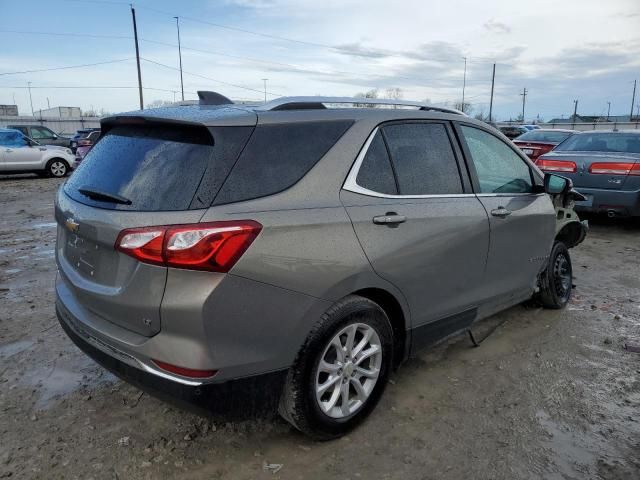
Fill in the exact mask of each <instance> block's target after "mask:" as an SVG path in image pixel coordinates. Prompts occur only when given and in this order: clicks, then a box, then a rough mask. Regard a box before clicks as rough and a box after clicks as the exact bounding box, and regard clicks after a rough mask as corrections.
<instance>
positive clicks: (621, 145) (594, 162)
mask: <svg viewBox="0 0 640 480" xmlns="http://www.w3.org/2000/svg"><path fill="white" fill-rule="evenodd" d="M638 162H640V134H639V133H628V132H594V133H591V132H589V133H581V134H578V135H574V136H572V137H571V138H569V139H567V140H566V141H565V142H563V143H562V144H560V145H558V146H557V147H556V148H555V150H553V151H552V152H550V153H548V154H547V155H545V156H544V157H542V158H540V159H538V166H539V167H540V168H541V169H543V170H547V171H552V170H553V169H554V168H557V169H558V170H557V171H558V173H560V174H562V175H565V176H567V177H569V178H571V179H572V180H573V184H574V185H575V186H576V187H583V188H598V189H605V190H637V189H639V188H640V163H638ZM563 170H564V171H563Z"/></svg>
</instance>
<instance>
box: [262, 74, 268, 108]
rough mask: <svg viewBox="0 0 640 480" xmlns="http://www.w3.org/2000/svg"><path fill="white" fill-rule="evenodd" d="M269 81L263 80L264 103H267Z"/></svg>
mask: <svg viewBox="0 0 640 480" xmlns="http://www.w3.org/2000/svg"><path fill="white" fill-rule="evenodd" d="M267 80H269V79H268V78H263V79H262V82H263V83H264V103H267Z"/></svg>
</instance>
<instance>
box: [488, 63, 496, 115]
mask: <svg viewBox="0 0 640 480" xmlns="http://www.w3.org/2000/svg"><path fill="white" fill-rule="evenodd" d="M495 83H496V64H495V63H494V64H493V74H492V75H491V100H490V101H489V123H491V122H492V121H493V87H494V86H495Z"/></svg>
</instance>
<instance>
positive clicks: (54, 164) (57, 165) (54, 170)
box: [45, 158, 69, 178]
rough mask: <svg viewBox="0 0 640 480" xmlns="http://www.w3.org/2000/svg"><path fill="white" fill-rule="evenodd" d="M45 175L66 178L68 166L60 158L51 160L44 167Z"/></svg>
mask: <svg viewBox="0 0 640 480" xmlns="http://www.w3.org/2000/svg"><path fill="white" fill-rule="evenodd" d="M45 171H46V172H47V175H49V176H50V177H54V178H62V177H66V176H67V174H68V173H69V164H68V163H67V162H66V161H64V160H63V159H61V158H52V159H51V160H49V161H48V162H47V166H46V167H45Z"/></svg>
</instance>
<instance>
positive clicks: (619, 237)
mask: <svg viewBox="0 0 640 480" xmlns="http://www.w3.org/2000/svg"><path fill="white" fill-rule="evenodd" d="M59 183H60V182H59V181H58V180H55V179H39V178H36V177H29V176H22V177H5V178H0V208H1V213H0V478H5V477H11V478H47V479H54V478H65V479H67V478H68V479H73V478H81V479H89V478H94V479H137V478H186V479H216V478H233V479H254V478H258V479H259V478H282V479H298V478H305V479H307V478H310V479H315V478H317V479H327V478H340V479H342V480H347V479H358V478H363V479H366V478H368V479H378V478H402V479H414V478H415V479H456V480H457V479H462V478H483V479H485V478H486V479H514V478H522V479H529V478H531V479H534V478H535V479H537V478H549V479H590V478H603V479H613V478H615V479H636V480H637V479H638V478H640V415H639V414H640V354H637V353H630V352H628V351H626V350H624V344H625V342H637V343H640V227H639V226H637V224H630V223H623V222H620V221H614V222H611V221H604V220H598V219H595V220H594V219H592V223H593V222H595V224H593V225H592V230H591V232H590V234H589V236H588V238H587V240H586V241H585V242H584V244H582V245H580V246H579V247H578V248H576V249H574V250H573V251H572V255H573V262H574V273H575V284H576V285H577V289H576V291H575V296H574V298H573V300H572V302H571V305H570V306H569V307H568V308H567V309H565V310H562V311H546V310H542V309H539V308H525V307H523V306H518V307H515V308H512V309H510V310H508V311H506V312H504V313H502V314H500V315H497V316H495V317H493V318H491V319H489V320H487V321H486V322H484V323H483V324H481V325H480V326H479V327H478V328H479V329H487V328H489V327H490V326H492V325H494V324H497V323H499V322H502V321H503V320H506V322H505V323H504V324H503V325H502V326H500V327H499V328H498V329H497V331H496V332H495V333H494V334H493V335H492V336H491V337H489V339H488V340H486V341H485V342H484V343H483V344H482V345H481V346H480V348H472V347H471V346H470V344H469V341H468V338H467V337H466V336H464V335H460V336H458V337H456V338H453V339H451V340H450V341H448V342H446V343H445V344H443V345H440V346H438V347H436V348H434V349H432V350H431V351H429V352H427V353H425V354H423V355H421V356H420V357H419V358H417V359H414V360H411V361H410V362H408V363H407V364H406V365H404V367H403V368H401V369H400V370H399V371H398V372H397V373H396V374H394V375H393V377H392V380H391V381H390V384H389V385H388V388H387V390H386V393H385V395H384V396H383V399H382V401H381V403H380V405H379V406H378V408H377V410H376V411H375V412H374V413H373V415H372V416H371V417H370V419H369V420H368V421H367V422H365V424H364V425H363V426H362V427H361V428H359V429H357V430H356V431H354V432H353V433H351V434H350V435H349V436H348V437H345V438H343V439H341V440H338V441H334V442H329V443H315V442H312V441H309V440H308V439H306V438H305V437H303V436H302V435H300V434H299V433H297V432H296V431H294V430H293V429H292V428H290V427H289V426H288V424H286V423H285V422H284V421H282V420H279V419H278V418H275V419H271V420H254V421H246V422H241V423H230V422H225V421H215V422H212V421H211V420H208V419H203V418H201V417H198V416H195V415H193V414H191V413H186V412H184V411H181V410H179V409H177V408H174V407H172V406H169V405H167V404H165V403H163V402H161V401H159V400H156V399H155V398H152V397H150V396H148V395H147V394H142V393H141V392H140V391H139V390H137V389H135V388H133V387H131V386H129V385H127V384H125V383H123V382H121V381H119V380H117V379H116V378H115V377H113V376H112V375H111V374H109V373H107V372H106V371H105V370H103V369H102V368H101V367H99V366H97V365H96V364H94V363H93V362H92V361H91V360H90V359H89V358H87V357H86V356H85V355H84V354H83V353H81V352H80V351H79V350H78V349H77V348H76V347H75V346H74V345H73V344H72V343H71V341H70V340H69V339H68V338H67V337H66V336H65V334H64V333H63V331H62V330H61V328H60V326H59V324H58V323H57V320H56V318H55V314H54V292H53V285H54V277H55V272H56V267H55V263H54V252H53V249H54V241H55V238H54V236H55V226H54V223H53V216H52V213H53V212H52V209H53V196H54V192H55V191H56V188H57V187H58V185H59ZM265 465H267V466H269V465H270V466H271V468H268V467H265ZM280 466H281V467H280Z"/></svg>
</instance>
